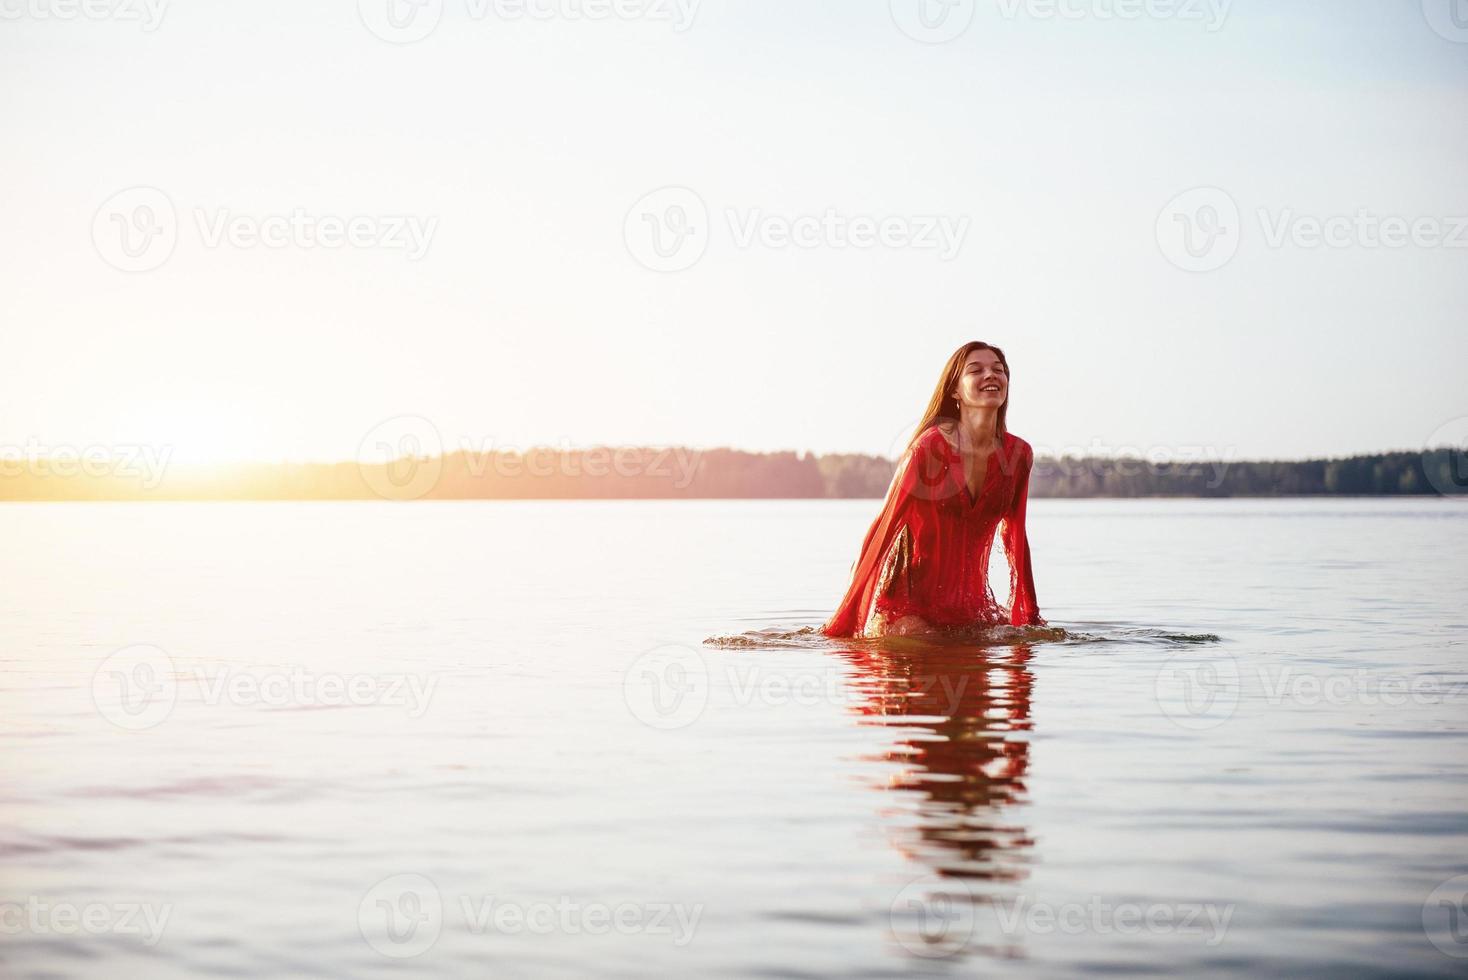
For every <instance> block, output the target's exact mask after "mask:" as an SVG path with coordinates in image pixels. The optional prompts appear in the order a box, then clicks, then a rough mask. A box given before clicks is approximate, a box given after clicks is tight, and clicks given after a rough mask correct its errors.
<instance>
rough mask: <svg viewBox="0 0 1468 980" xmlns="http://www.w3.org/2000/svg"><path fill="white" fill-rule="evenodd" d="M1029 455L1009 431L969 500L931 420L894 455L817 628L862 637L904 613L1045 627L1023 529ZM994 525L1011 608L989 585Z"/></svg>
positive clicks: (952, 452) (958, 463)
mask: <svg viewBox="0 0 1468 980" xmlns="http://www.w3.org/2000/svg"><path fill="white" fill-rule="evenodd" d="M1034 462H1035V454H1034V450H1033V449H1032V448H1031V447H1030V444H1029V443H1028V442H1025V441H1024V440H1023V439H1021V438H1020V437H1019V436H1016V435H1013V434H1011V433H1008V432H1006V433H1005V434H1004V438H1003V440H1002V444H1001V447H1000V448H999V449H998V450H996V451H995V453H994V455H993V456H991V457H990V458H989V468H988V470H986V471H985V473H984V485H983V486H982V487H981V488H980V490H979V495H978V498H977V499H974V498H973V497H971V496H970V494H969V489H968V480H967V479H966V477H965V476H964V467H963V457H962V456H961V455H960V454H959V451H958V450H957V449H956V448H954V446H953V444H952V443H950V442H949V441H948V438H947V437H946V436H945V435H944V434H943V433H942V432H941V431H940V430H939V429H938V427H937V426H933V427H930V428H929V429H928V430H927V431H926V432H924V433H923V434H922V435H921V437H919V438H918V439H917V441H916V442H914V443H913V445H912V447H911V448H910V449H909V450H908V451H907V452H906V453H905V454H904V455H903V457H902V460H901V461H900V462H899V463H898V466H897V473H896V475H894V476H893V478H892V485H891V487H890V488H888V490H887V501H886V503H885V504H884V505H883V507H882V512H881V513H880V514H879V515H877V519H876V520H875V521H874V522H872V526H871V529H870V530H869V531H867V536H866V540H865V541H864V542H863V543H862V546H861V557H859V558H858V559H857V562H856V565H855V566H853V569H852V575H851V584H850V586H849V587H848V588H847V590H846V597H845V598H844V599H842V600H841V605H840V607H839V608H838V609H837V610H836V612H835V613H834V614H833V615H832V616H831V618H830V620H829V621H828V622H827V623H826V625H825V626H823V627H822V628H821V632H823V633H825V634H826V635H827V636H861V635H863V634H864V633H866V631H867V626H868V624H869V623H870V622H872V621H873V620H875V619H879V618H880V619H885V620H887V621H888V622H892V621H896V620H897V619H900V618H901V617H903V616H908V615H917V616H921V617H922V618H923V620H924V621H925V622H927V623H928V624H929V625H933V626H978V625H998V624H1004V623H1007V624H1011V625H1014V626H1031V625H1041V626H1042V625H1045V620H1043V619H1041V618H1040V606H1039V602H1038V601H1037V600H1036V599H1035V577H1034V572H1033V570H1032V569H1031V568H1030V542H1029V538H1028V536H1027V535H1026V534H1025V506H1026V504H1027V503H1028V500H1029V486H1030V470H1031V469H1032V468H1033V466H1034ZM1001 524H1002V525H1003V527H1002V530H1001V528H1000V525H1001ZM996 533H998V534H999V535H1000V536H1001V540H1002V541H1003V545H1004V552H1005V554H1006V556H1007V557H1008V559H1009V583H1010V589H1009V595H1010V600H1011V601H1010V608H1009V609H1007V610H1006V609H1004V608H1003V607H1002V606H1000V605H999V604H998V603H997V602H996V601H995V599H994V594H993V592H991V591H990V589H989V552H990V549H991V548H992V547H993V544H994V537H995V534H996Z"/></svg>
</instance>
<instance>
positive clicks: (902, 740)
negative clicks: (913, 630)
mask: <svg viewBox="0 0 1468 980" xmlns="http://www.w3.org/2000/svg"><path fill="white" fill-rule="evenodd" d="M911 642H913V643H917V642H919V641H911ZM841 656H842V657H844V658H845V659H846V660H847V661H848V662H849V663H850V664H851V665H852V666H853V667H854V668H855V670H856V675H855V677H854V678H853V683H854V687H855V689H856V691H857V692H858V693H859V695H860V701H859V702H858V704H857V706H856V710H857V711H858V712H859V713H860V715H861V716H862V719H863V723H864V724H869V725H886V726H891V727H892V729H893V731H894V733H896V734H897V736H898V737H897V738H896V739H895V740H894V743H893V745H892V747H891V748H890V750H889V751H888V753H887V755H886V759H887V760H888V761H890V762H895V763H898V764H899V765H900V766H901V767H902V771H901V772H900V773H899V774H896V775H894V776H892V777H891V778H889V779H886V780H883V781H882V783H881V786H882V787H883V788H884V789H886V790H889V791H893V792H898V793H902V794H904V795H907V794H912V795H911V796H909V797H908V799H909V800H910V801H911V803H912V804H913V805H912V806H909V807H904V808H902V809H901V811H899V812H898V814H897V815H896V816H895V818H894V819H895V821H896V827H895V830H896V833H895V835H894V843H896V844H897V846H898V847H899V848H901V850H902V851H903V852H904V853H905V854H907V855H908V856H909V857H911V858H913V859H914V860H917V861H920V862H922V863H923V864H926V865H928V866H929V867H931V869H932V871H933V872H934V873H935V874H939V875H943V876H945V877H960V878H970V879H980V880H985V881H996V882H998V881H1015V880H1019V879H1021V878H1024V877H1025V876H1026V875H1027V874H1028V873H1029V866H1030V863H1031V860H1032V858H1031V852H1032V850H1033V847H1034V841H1033V840H1031V838H1030V834H1029V832H1028V831H1027V830H1026V829H1025V827H1024V826H1023V825H1022V823H1020V822H1019V820H1018V818H1020V817H1021V816H1022V814H1023V810H1022V807H1024V806H1025V804H1027V803H1028V801H1029V797H1028V794H1027V792H1026V789H1025V779H1026V776H1027V775H1028V772H1029V762H1030V737H1031V736H1030V730H1031V722H1030V694H1031V687H1032V685H1033V681H1034V678H1033V675H1032V674H1031V673H1030V670H1029V661H1030V658H1031V656H1032V651H1031V648H1030V647H1029V646H1027V645H1023V644H1021V645H1019V646H1016V647H1013V648H1011V649H1005V648H996V649H993V650H982V649H980V650H977V651H976V650H975V648H974V647H971V646H960V647H948V648H944V647H933V648H923V647H919V646H914V647H905V646H904V647H900V648H899V647H896V646H895V645H894V647H893V648H892V649H872V648H865V649H861V648H855V649H851V650H846V651H843V652H842V653H841Z"/></svg>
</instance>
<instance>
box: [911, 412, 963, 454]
mask: <svg viewBox="0 0 1468 980" xmlns="http://www.w3.org/2000/svg"><path fill="white" fill-rule="evenodd" d="M913 448H914V449H921V450H924V451H926V452H939V451H944V450H946V451H949V452H957V451H958V426H957V424H956V423H955V422H953V420H951V419H939V420H938V421H936V422H934V423H933V424H932V425H930V426H928V427H927V428H926V429H924V430H923V431H922V432H920V433H919V434H918V437H917V438H916V439H914V440H913Z"/></svg>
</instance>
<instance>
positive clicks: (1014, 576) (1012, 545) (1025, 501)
mask: <svg viewBox="0 0 1468 980" xmlns="http://www.w3.org/2000/svg"><path fill="white" fill-rule="evenodd" d="M1034 467H1035V451H1034V450H1033V449H1032V448H1031V447H1030V444H1029V443H1025V444H1024V458H1023V459H1021V460H1020V464H1019V474H1018V477H1017V479H1016V481H1015V488H1014V498H1013V499H1012V500H1011V501H1010V504H1009V510H1008V511H1007V512H1006V513H1005V515H1004V530H1003V533H1002V537H1003V540H1004V553H1005V554H1006V555H1007V556H1008V557H1009V621H1010V623H1011V624H1012V625H1015V626H1044V625H1046V623H1045V620H1043V619H1041V618H1040V601H1039V599H1037V598H1036V597H1035V572H1034V568H1033V567H1032V566H1031V563H1030V538H1029V534H1028V533H1026V531H1025V511H1026V510H1027V509H1028V506H1029V499H1030V471H1031V470H1033V469H1034Z"/></svg>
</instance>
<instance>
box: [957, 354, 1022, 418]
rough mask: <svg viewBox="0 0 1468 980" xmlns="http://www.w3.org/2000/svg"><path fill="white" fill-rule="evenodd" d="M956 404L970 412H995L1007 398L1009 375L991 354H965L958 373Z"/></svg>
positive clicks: (996, 356)
mask: <svg viewBox="0 0 1468 980" xmlns="http://www.w3.org/2000/svg"><path fill="white" fill-rule="evenodd" d="M955 395H956V396H957V397H958V401H959V404H961V405H968V406H969V407H971V408H998V407H999V406H1001V405H1003V404H1004V400H1005V399H1006V398H1008V397H1009V372H1008V371H1006V370H1004V362H1003V361H1001V360H999V355H998V354H995V353H994V352H993V351H991V350H974V351H969V355H968V357H967V358H965V359H964V362H963V367H962V368H961V369H960V370H959V372H958V389H957V391H956V392H955Z"/></svg>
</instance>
